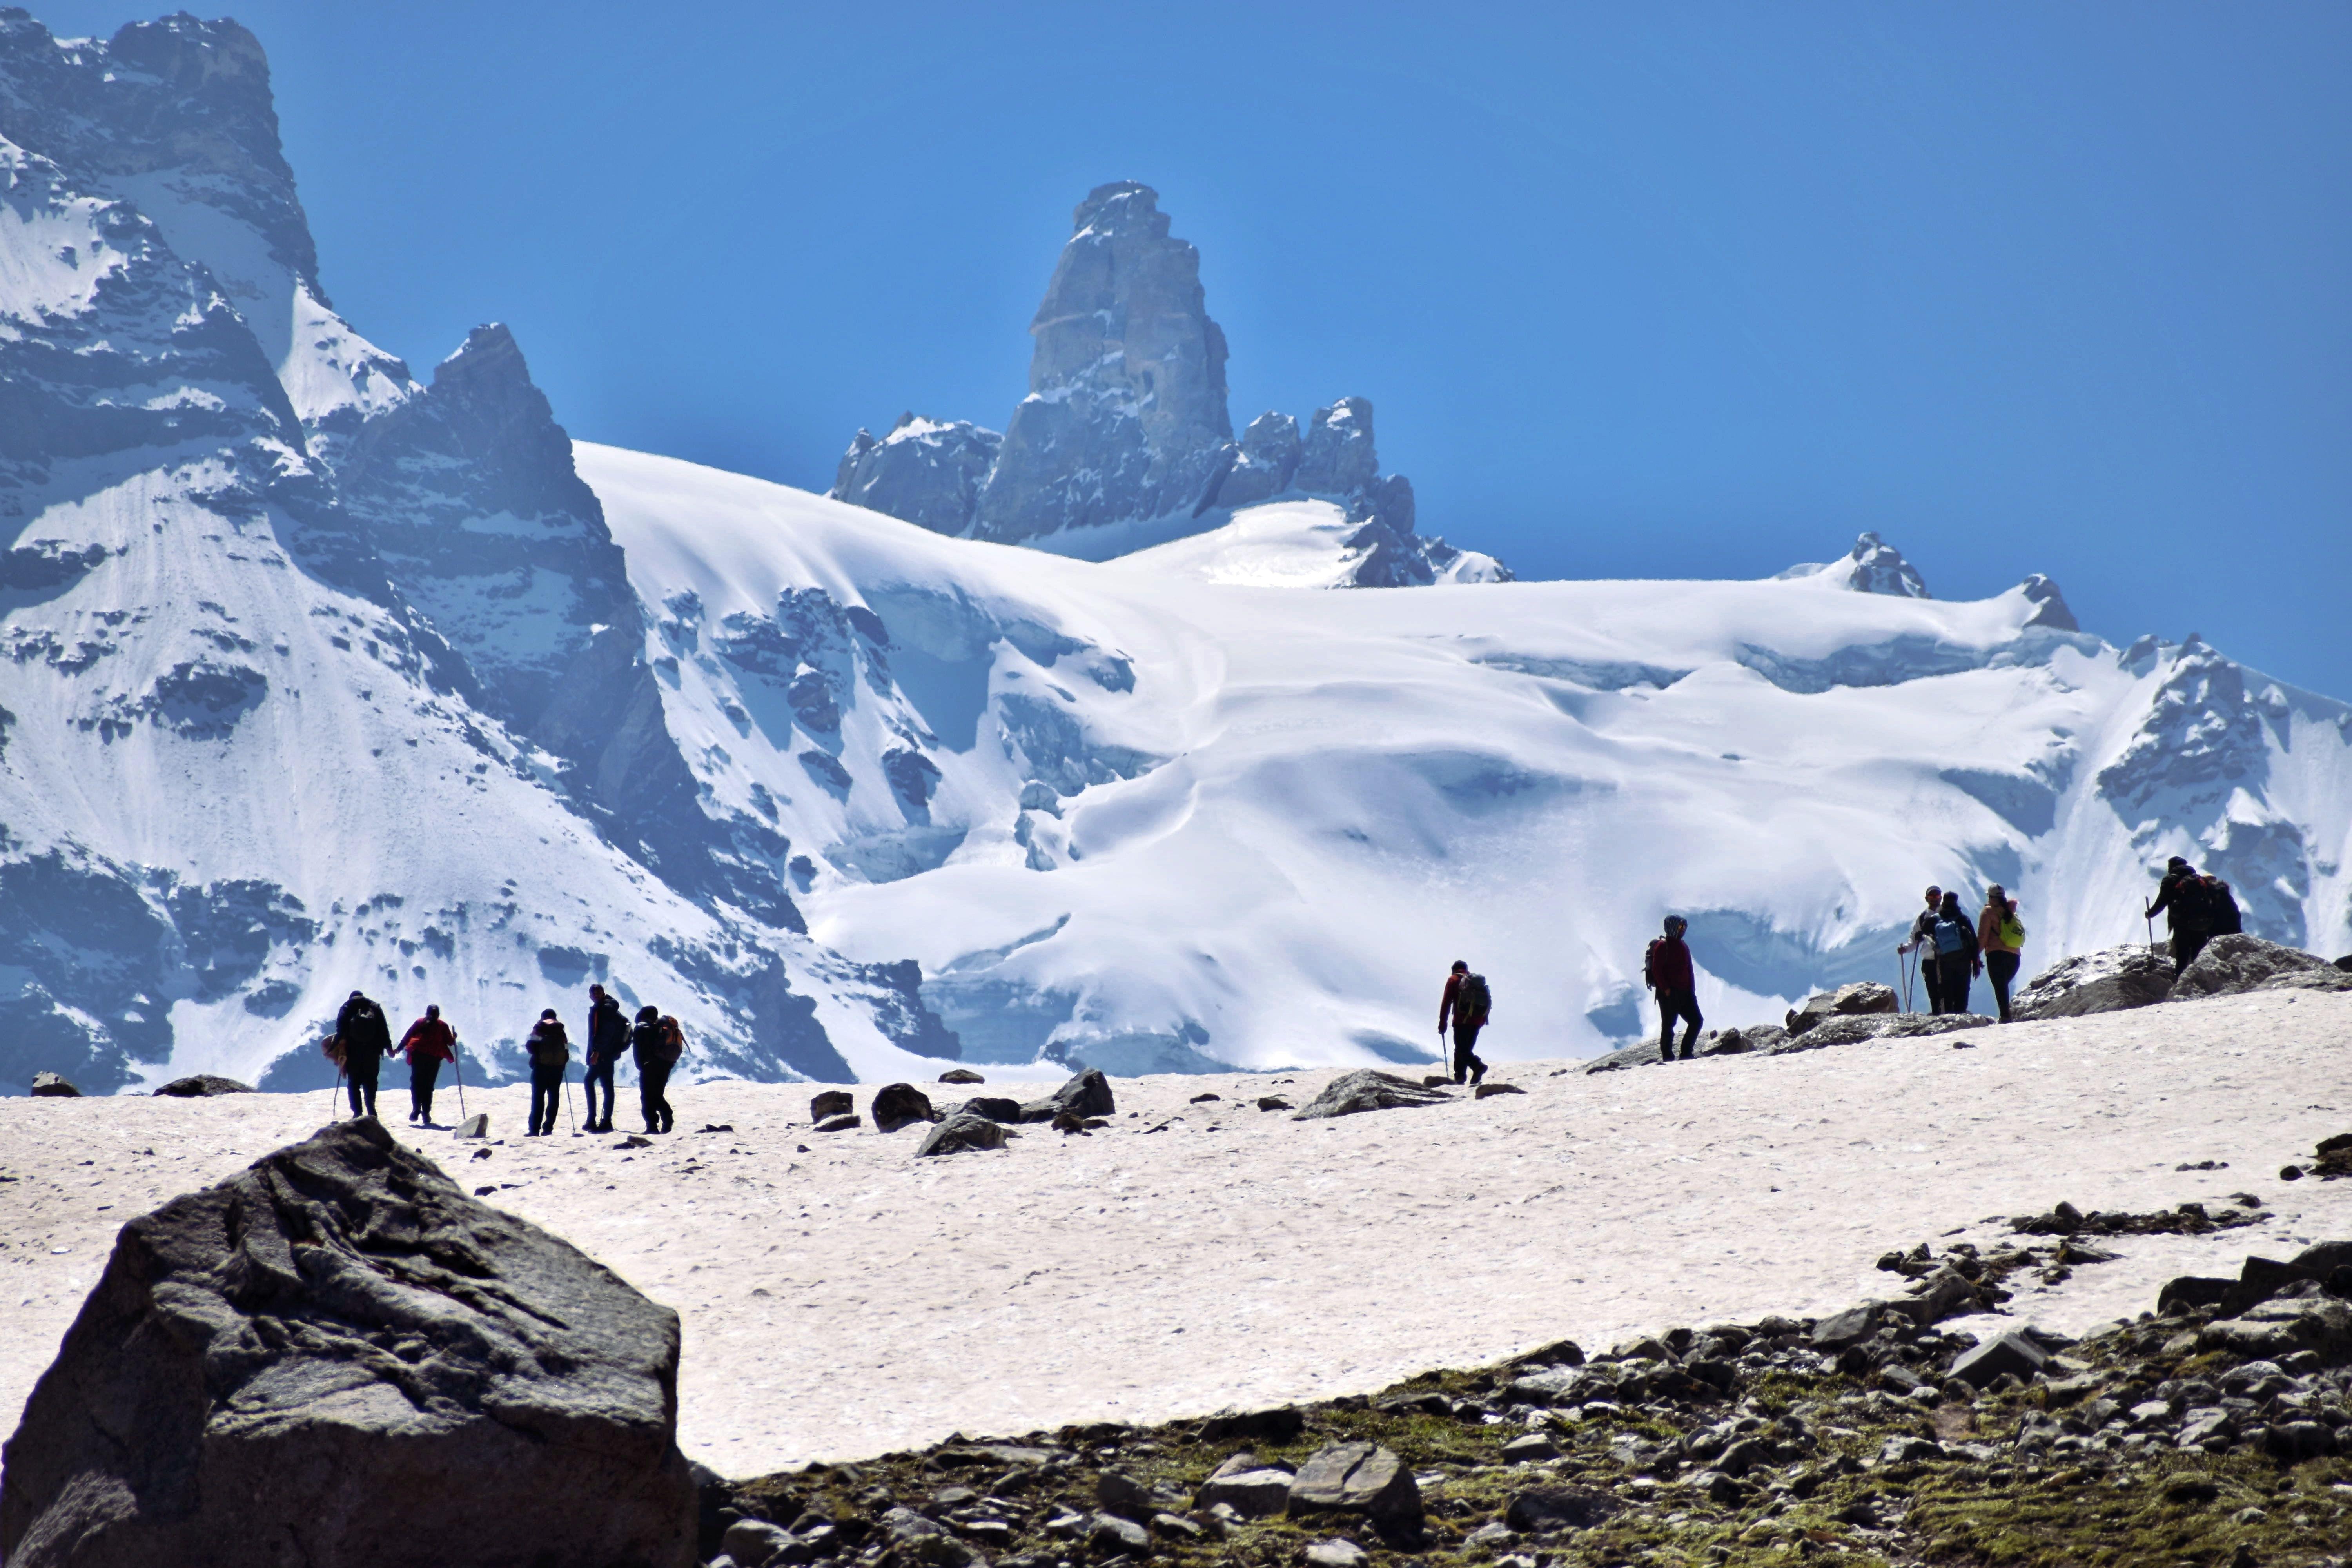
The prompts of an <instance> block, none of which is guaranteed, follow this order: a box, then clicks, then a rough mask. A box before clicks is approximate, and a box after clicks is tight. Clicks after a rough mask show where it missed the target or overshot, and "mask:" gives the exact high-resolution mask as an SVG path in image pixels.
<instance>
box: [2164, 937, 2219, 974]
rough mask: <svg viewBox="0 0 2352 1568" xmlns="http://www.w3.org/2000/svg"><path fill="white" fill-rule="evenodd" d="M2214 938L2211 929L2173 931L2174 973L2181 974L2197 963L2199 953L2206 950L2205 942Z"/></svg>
mask: <svg viewBox="0 0 2352 1568" xmlns="http://www.w3.org/2000/svg"><path fill="white" fill-rule="evenodd" d="M2212 940H2213V933H2212V932H2211V931H2174V932H2173V933H2172V973H2175V974H2179V973H2180V972H2181V971H2182V970H2184V969H2186V968H2188V967H2189V965H2190V964H2192V963H2196V962H2197V955H2198V954H2199V953H2200V952H2204V951H2205V944H2206V943H2207V942H2211V941H2212Z"/></svg>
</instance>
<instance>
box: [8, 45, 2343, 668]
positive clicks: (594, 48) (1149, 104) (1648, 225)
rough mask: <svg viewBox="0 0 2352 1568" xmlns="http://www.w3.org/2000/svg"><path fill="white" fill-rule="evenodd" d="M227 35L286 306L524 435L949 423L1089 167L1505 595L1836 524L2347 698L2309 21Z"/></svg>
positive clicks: (1820, 531)
mask: <svg viewBox="0 0 2352 1568" xmlns="http://www.w3.org/2000/svg"><path fill="white" fill-rule="evenodd" d="M34 9H35V12H36V14H37V15H39V16H43V18H44V19H45V20H47V21H48V22H49V23H50V24H51V26H54V27H56V28H57V29H58V31H60V32H66V33H82V32H109V31H111V30H112V28H113V27H114V26H116V25H118V24H119V23H121V21H123V20H126V19H128V18H129V17H130V16H132V15H134V14H137V15H143V14H147V13H131V12H126V11H123V10H121V9H120V8H119V7H114V6H101V5H89V4H84V3H82V0H73V3H69V4H51V5H47V6H42V5H35V6H34ZM235 14H236V16H238V18H239V19H240V20H242V21H244V22H245V23H246V24H247V26H251V27H253V28H254V29H255V31H256V32H257V33H258V34H259V35H260V36H261V38H262V41H263V43H264V44H265V45H266V46H267V47H268V49H269V52H270V56H271V59H272V62H273V67H274V70H275V74H276V81H277V88H278V106H279V113H280V116H281V119H282V121H283V124H284V131H285V137H286V142H287V147H288V153H289V156H290V157H291V159H292V161H293V163H294V165H295V169H296V172H297V174H298V175H299V179H300V181H301V189H302V195H303V198H304V201H305V203H306V205H308V207H309V209H310V218H311V224H312V226H313V228H314V229H315V230H316V232H317V235H318V238H319V246H320V256H321V264H322V271H323V275H324V281H325V283H326V285H327V287H328V289H329V290H330V292H331V294H332V296H333V298H334V300H335V302H336V304H337V305H338V306H339V307H340V308H341V310H343V311H344V313H345V314H347V315H348V316H350V317H351V318H352V321H354V322H355V323H356V324H357V325H358V326H359V327H360V329H361V330H362V331H364V332H366V333H367V334H369V335H370V336H371V337H373V338H374V339H375V340H376V341H377V342H381V343H383V345H384V346H385V347H387V348H390V349H392V350H394V352H396V353H402V354H404V355H406V356H408V357H409V358H410V359H411V361H412V363H415V365H416V366H417V367H418V368H419V370H420V371H422V370H424V369H425V367H427V366H429V365H430V364H431V363H433V362H434V361H436V360H437V359H439V358H440V357H442V356H443V355H444V354H446V353H448V352H449V351H450V350H451V349H453V348H454V347H456V345H457V342H459V341H460V340H461V339H462V338H463V337H464V335H465V332H466V330H467V328H468V327H470V326H472V325H473V324H474V323H475V322H477V321H484V320H491V319H498V320H504V321H509V322H510V323H512V325H513V326H514V328H515V331H516V332H517V333H518V335H519V337H520V340H521V342H522V344H523V347H524V350H525V352H526V353H527V354H528V355H529V356H530V362H531V365H532V368H533V372H534V374H536V376H537V378H538V380H539V381H540V383H541V384H542V385H543V386H544V387H545V388H546V389H547V391H548V394H549V395H550V397H551V399H552V400H553V402H554V405H555V407H556V411H557V415H558V416H559V417H560V418H561V419H562V420H563V421H564V423H565V424H566V425H567V426H569V427H570V428H571V429H572V432H573V433H574V434H575V435H578V436H581V437H588V438H592V439H595V440H602V441H610V442H614V443H617V444H620V445H624V446H631V447H644V448H647V449H651V450H655V451H661V452H668V453H674V454H677V455H678V456H682V457H687V458H695V459H698V460H699V461H704V462H709V463H713V464H717V465H719V466H722V467H726V468H738V469H742V470H745V471H748V472H751V473H757V474H761V475H765V476H768V477H771V478H773V479H782V480H784V481H786V482H789V483H793V484H798V485H805V486H809V487H812V488H818V489H822V488H823V487H824V485H826V484H827V483H829V482H830V481H831V478H832V473H833V466H834V463H835V459H836V458H837V457H838V455H839V453H840V450H841V448H842V447H843V446H844V445H845V443H846V441H847V439H848V437H849V436H850V435H851V433H852V432H853V431H854V430H856V427H857V426H860V425H861V424H862V425H867V426H876V427H877V428H879V427H881V426H887V424H888V423H889V421H890V420H891V419H893V418H894V417H895V416H897V415H898V412H899V411H900V410H901V409H902V408H913V409H916V410H918V411H920V412H923V413H927V414H932V415H937V416H946V417H966V418H973V419H977V420H979V421H981V422H982V423H984V424H989V425H993V426H1002V424H1003V419H1004V417H1005V416H1006V415H1007V414H1008V413H1009V412H1010V410H1011V408H1012V406H1013V402H1014V401H1015V400H1016V399H1017V398H1018V397H1019V395H1021V393H1022V391H1023V389H1024V376H1025V373H1026V369H1027V363H1028V342H1027V336H1026V328H1027V324H1028V320H1029V316H1030V313H1031V311H1032V310H1034V308H1035V305H1036V302H1037V299H1038V297H1039V295H1040V293H1041V292H1042V290H1043V289H1044V286H1045V279H1046V276H1047V274H1048V272H1049V271H1050V270H1051V268H1052V266H1053V261H1054V257H1055V250H1056V248H1057V247H1059V246H1060V244H1061V242H1062V241H1063V239H1064V238H1065V237H1066V236H1067V233H1068V226H1069V209H1070V207H1071V206H1072V205H1074V204H1075V203H1076V201H1077V200H1078V198H1079V197H1080V196H1081V195H1084V193H1085V192H1086V191H1087V188H1088V187H1089V186H1091V185H1093V184H1097V183H1099V182H1101V181H1105V180H1110V179H1118V178H1132V179H1139V180H1143V181H1145V182H1148V183H1150V184H1153V185H1155V186H1157V187H1158V188H1159V190H1160V194H1161V205H1162V207H1163V209H1164V210H1165V211H1167V212H1168V213H1170V214H1171V216H1172V217H1173V219H1174V223H1175V231H1176V232H1177V233H1178V234H1179V235H1181V236H1182V237H1186V238H1188V239H1191V240H1192V241H1193V242H1194V243H1195V244H1197V245H1198V246H1199V247H1201V251H1202V277H1203V279H1204V282H1205V284H1206V287H1207V289H1208V297H1209V307H1210V310H1211V312H1212V313H1213V315H1214V316H1215V317H1216V318H1217V319H1218V321H1220V322H1222V323H1223V326H1224V329H1225V331H1226V334H1227V337H1228V339H1229V340H1230V342H1231V343H1232V345H1233V360H1232V363H1231V366H1230V374H1231V380H1232V384H1233V389H1234V398H1233V407H1234V420H1235V424H1236V426H1239V425H1240V424H1242V423H1244V422H1245V421H1246V420H1247V419H1249V418H1250V417H1251V416H1253V415H1255V414H1256V413H1257V412H1259V411H1260V410H1262V409H1265V408H1268V407H1277V408H1282V409H1285V410H1287V411H1289V412H1291V413H1293V414H1297V415H1300V416H1304V415H1306V414H1307V412H1308V411H1310V410H1311V409H1312V408H1313V407H1314V406H1315V405H1317V404H1318V403H1326V402H1328V401H1330V400H1331V399H1332V398H1333V397H1335V396H1338V395H1342V394H1348V393H1355V394H1360V395H1364V396H1368V397H1370V398H1371V399H1372V400H1373V402H1374V404H1375V405H1376V407H1377V409H1378V427H1379V436H1380V446H1381V455H1382V457H1383V458H1384V459H1385V462H1386V466H1387V467H1389V468H1392V469H1395V470H1399V471H1402V472H1404V473H1408V474H1410V475H1412V479H1413V481H1414V484H1415V486H1416V488H1417V489H1418V491H1419V494H1420V498H1421V510H1422V517H1423V528H1424V530H1426V531H1440V532H1444V533H1445V534H1447V535H1448V536H1449V537H1451V538H1453V539H1454V541H1455V542H1458V543H1462V544H1466V545H1470V546H1473V547H1475V548H1479V549H1486V550H1492V551H1494V552H1497V553H1499V554H1501V555H1502V556H1504V557H1505V558H1506V559H1507V560H1508V561H1509V562H1510V563H1512V564H1513V565H1514V566H1515V567H1517V569H1518V570H1519V571H1520V572H1521V573H1522V574H1524V575H1529V576H1606V575H1651V576H1657V575H1668V576H1754V575H1761V574H1766V573H1769V572H1772V571H1775V570H1778V569H1779V568H1780V567H1781V566H1783V565H1786V564H1788V563H1791V562H1794V561H1800V560H1822V559H1826V558H1828V557H1830V556H1832V555H1834V554H1837V553H1839V552H1842V551H1843V549H1844V548H1845V547H1846V546H1847V545H1849V544H1850V543H1851V542H1852V540H1853V535H1854V533H1855V532H1856V531H1859V530H1861V529H1864V528H1873V529H1876V530H1878V531H1881V532H1882V533H1884V534H1885V536H1886V537H1887V538H1888V539H1889V540H1890V541H1892V542H1895V544H1897V545H1898V546H1899V547H1900V548H1902V549H1903V550H1904V551H1905V552H1906V553H1908V554H1909V555H1910V556H1911V557H1912V558H1913V560H1914V561H1916V563H1918V564H1919V566H1920V568H1921V570H1922V571H1923V572H1924V573H1925V574H1926V575H1927V580H1928V583H1929V584H1930V585H1931V586H1932V587H1933V588H1934V589H1935V590H1936V592H1937V594H1938V595H1941V596H1944V597H1964V596H1974V595H1981V594H1986V593H1991V592H1996V591H1998V590H2000V589H2001V588H2003V587H2005V586H2007V585H2009V584H2012V583H2014V582H2015V581H2017V580H2018V579H2019V578H2020V577H2021V576H2022V575H2024V574H2026V573H2028V572H2035V571H2040V572H2046V573H2048V574H2051V575H2052V576H2053V577H2055V578H2056V579H2057V580H2058V581H2059V583H2060V584H2062V585H2063V587H2064V589H2065V591H2066V594H2067V596H2068V598H2069V600H2070V601H2071V602H2072V603H2073V604H2074V607H2075V609H2076V611H2077V613H2078V614H2080V615H2081V616H2082V617H2083V619H2084V624H2085V625H2086V626H2089V627H2090V628H2091V629H2093V630H2095V631H2098V632H2100V633H2102V634H2104V635H2105V636H2106V637H2110V638H2111V639H2113V640H2116V641H2117V642H2123V641H2127V640H2128V639H2129V638H2131V637H2134V636H2136V635H2137V634H2139V633H2141V632H2144V631H2153V632H2157V633H2159V634H2161V635H2164V636H2166V637H2179V636H2181V635H2183V634H2184V633H2186V632H2189V631H2190V630H2197V631H2200V632H2202V633H2203V634H2204V635H2205V636H2206V637H2207V638H2208V639H2209V640H2210V641H2213V642H2215V643H2217V644H2219V645H2220V646H2221V647H2223V648H2224V649H2226V650H2227V651H2229V652H2231V653H2232V654H2233V655H2235V656H2237V657H2239V658H2243V659H2245V660H2247V661H2249V662H2251V663H2252V664H2255V665H2257V666H2259V667H2261V668H2264V669H2267V670H2268V671H2270V672H2271V673H2273V674H2274V675H2276V676H2279V677H2280V678H2282V679H2287V680H2290V681H2294V682H2296V683H2299V684H2303V685H2306V686H2311V687H2315V688H2317V689H2322V690H2326V691H2328V692H2331V693H2333V694H2336V695H2339V696H2344V697H2347V698H2352V638H2347V637H2346V635H2345V632H2344V619H2345V617H2344V614H2343V605H2344V603H2345V599H2346V595H2347V589H2352V527H2347V523H2352V93H2347V92H2346V91H2345V90H2344V88H2343V84H2344V83H2345V82H2346V81H2347V80H2352V7H2347V6H2345V5H2340V4H2328V5H2296V4H2267V5H2259V6H2218V5H2166V4H2145V3H2142V4H2132V5H2106V4H2089V3H2084V4H2069V5H2048V4H2031V5H1936V6H1927V5H1884V4H1871V5H1802V4H1775V5H1762V6H1759V5H1751V4H1736V5H1654V4H1642V5H1633V4H1625V5H1610V6H1598V5H1528V6H1524V7H1518V6H1509V5H1491V6H1478V5H1449V6H1445V7H1434V6H1428V5H1381V4H1373V3H1367V4H1358V5H1349V6H1344V7H1342V6H1336V5H1232V6H1226V5H1157V6H1149V7H1146V6H1139V5H1111V4H1100V3H1097V4H1086V5H1079V4H1070V5H1015V6H1001V7H1000V6H973V5H952V6H946V5H923V4H902V5H893V6H890V7H887V8H882V7H875V6H828V7H814V6H793V5H702V6H696V5H667V6H650V5H606V4H602V3H579V0H575V3H572V4H566V5H561V6H556V5H546V6H539V5H406V4H366V5H326V6H321V5H315V4H281V3H278V0H266V3H261V4H247V5H242V6H241V7H240V8H239V9H238V10H237V11H236V13H235Z"/></svg>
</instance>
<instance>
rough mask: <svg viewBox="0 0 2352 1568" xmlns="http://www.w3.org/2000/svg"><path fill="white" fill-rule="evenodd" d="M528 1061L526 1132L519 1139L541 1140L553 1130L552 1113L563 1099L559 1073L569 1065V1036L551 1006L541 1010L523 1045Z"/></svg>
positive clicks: (570, 1051)
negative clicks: (528, 1110) (528, 1122)
mask: <svg viewBox="0 0 2352 1568" xmlns="http://www.w3.org/2000/svg"><path fill="white" fill-rule="evenodd" d="M523 1050H524V1053H525V1054H526V1055H528V1056H529V1057H530V1131H529V1132H527V1133H525V1134H524V1135H523V1136H525V1137H527V1138H544V1137H547V1136H548V1135H549V1134H551V1133H552V1132H553V1131H555V1112H556V1109H557V1107H558V1106H560V1105H561V1104H562V1100H563V1070H564V1068H567V1067H569V1066H571V1064H572V1037H571V1036H570V1035H567V1034H565V1033H564V1032H563V1020H562V1019H561V1018H558V1017H557V1016H555V1009H554V1008H552V1007H549V1008H545V1009H543V1010H542V1011H541V1013H540V1015H539V1022H538V1023H536V1024H533V1025H532V1026H530V1039H528V1040H526V1041H525V1042H523Z"/></svg>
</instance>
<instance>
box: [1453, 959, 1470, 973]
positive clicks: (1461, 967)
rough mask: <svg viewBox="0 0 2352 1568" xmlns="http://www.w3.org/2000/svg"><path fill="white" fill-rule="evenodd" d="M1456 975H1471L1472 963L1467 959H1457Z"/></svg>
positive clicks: (1455, 963)
mask: <svg viewBox="0 0 2352 1568" xmlns="http://www.w3.org/2000/svg"><path fill="white" fill-rule="evenodd" d="M1454 973H1456V974H1467V973H1470V962H1469V960H1467V959H1463V958H1457V959H1455V960H1454Z"/></svg>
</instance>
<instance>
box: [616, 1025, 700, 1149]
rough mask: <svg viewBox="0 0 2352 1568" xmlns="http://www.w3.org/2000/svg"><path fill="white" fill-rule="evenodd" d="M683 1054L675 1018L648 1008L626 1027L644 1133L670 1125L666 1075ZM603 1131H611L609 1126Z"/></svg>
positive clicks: (682, 1040)
mask: <svg viewBox="0 0 2352 1568" xmlns="http://www.w3.org/2000/svg"><path fill="white" fill-rule="evenodd" d="M685 1054H686V1035H685V1033H684V1031H682V1030H680V1029H679V1028H678V1026H677V1019H676V1018H671V1017H667V1016H664V1015H663V1013H662V1011H661V1009H660V1008H658V1007H655V1006H652V1005H646V1006H644V1007H640V1008H638V1009H637V1021H636V1022H635V1024H632V1025H631V1026H629V1055H630V1056H631V1057H632V1058H635V1061H636V1064H637V1108H638V1109H639V1110H641V1111H643V1112H644V1113H645V1119H646V1131H647V1132H667V1131H669V1130H670V1128H671V1126H672V1125H673V1122H674V1118H673V1117H672V1116H671V1114H670V1109H669V1100H668V1098H667V1091H668V1089H669V1072H670V1068H674V1067H676V1066H677V1059H678V1058H680V1057H682V1056H684V1055H685ZM604 1130H605V1131H607V1132H609V1131H612V1130H613V1129H612V1123H611V1122H609V1121H608V1122H606V1123H605V1125H604Z"/></svg>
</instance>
